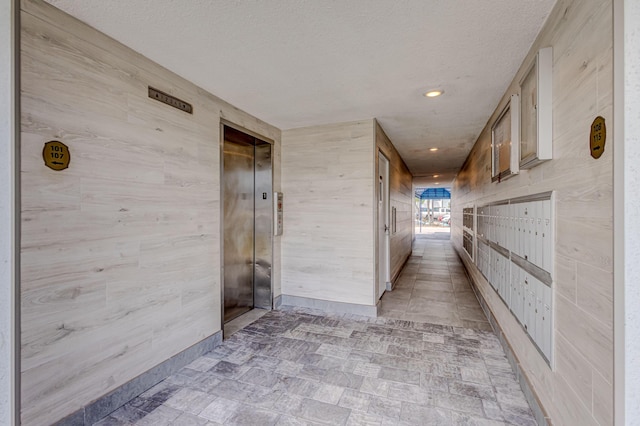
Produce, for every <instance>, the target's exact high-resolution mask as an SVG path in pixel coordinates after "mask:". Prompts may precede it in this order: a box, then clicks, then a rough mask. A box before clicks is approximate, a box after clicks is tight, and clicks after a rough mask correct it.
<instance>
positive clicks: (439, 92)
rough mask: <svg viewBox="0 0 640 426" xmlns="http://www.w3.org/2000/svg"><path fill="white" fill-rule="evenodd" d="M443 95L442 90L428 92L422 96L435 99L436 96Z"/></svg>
mask: <svg viewBox="0 0 640 426" xmlns="http://www.w3.org/2000/svg"><path fill="white" fill-rule="evenodd" d="M443 93H444V90H429V91H428V92H427V93H425V94H424V95H425V96H426V97H427V98H437V97H438V96H440V95H442V94H443Z"/></svg>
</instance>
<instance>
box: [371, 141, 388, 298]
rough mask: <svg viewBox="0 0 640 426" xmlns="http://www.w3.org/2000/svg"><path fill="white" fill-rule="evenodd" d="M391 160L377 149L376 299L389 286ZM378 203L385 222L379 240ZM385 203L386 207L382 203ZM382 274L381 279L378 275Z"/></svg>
mask: <svg viewBox="0 0 640 426" xmlns="http://www.w3.org/2000/svg"><path fill="white" fill-rule="evenodd" d="M381 162H382V163H384V164H385V167H384V169H385V170H380V164H381ZM390 168H391V162H390V161H389V158H387V156H386V155H385V154H384V152H382V150H380V149H378V156H377V160H376V170H377V173H376V189H375V192H376V202H377V205H376V207H377V208H376V231H375V232H376V242H377V244H376V246H377V259H376V262H377V264H378V268H377V272H378V273H377V276H376V280H375V282H376V289H375V300H376V301H378V300H380V298H381V297H382V295H383V294H384V292H385V290H386V289H387V288H388V287H389V281H390V280H391V223H390V220H391V199H390V192H391V191H390V188H389V176H390ZM380 203H382V204H383V214H384V216H385V217H384V218H383V219H384V221H385V222H386V224H385V225H386V231H385V235H384V238H383V240H382V241H380V220H381V218H380ZM385 204H386V208H384V205H385ZM381 257H383V258H384V261H383V262H380V258H381ZM381 275H384V277H383V279H382V280H381V279H380V276H381Z"/></svg>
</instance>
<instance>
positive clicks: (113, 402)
mask: <svg viewBox="0 0 640 426" xmlns="http://www.w3.org/2000/svg"><path fill="white" fill-rule="evenodd" d="M221 343H222V331H218V332H217V333H215V334H213V335H212V336H209V337H207V338H206V339H204V340H202V341H200V342H198V343H196V344H195V345H193V346H191V347H189V348H187V349H185V350H184V351H182V352H180V353H178V354H176V355H174V356H172V357H171V358H169V359H168V360H166V361H164V362H162V363H160V364H158V365H156V366H155V367H153V368H151V369H150V370H147V371H145V372H144V373H142V374H140V375H139V376H138V377H136V378H134V379H132V380H130V381H128V382H127V383H125V384H124V385H122V386H120V387H118V388H116V389H114V390H113V391H111V392H109V393H108V394H106V395H103V396H101V397H100V398H98V399H97V400H95V401H93V402H92V403H90V404H88V405H85V406H84V407H82V408H81V409H79V410H78V411H76V412H74V413H72V414H71V415H69V416H67V417H65V418H64V419H62V420H60V421H58V422H57V423H55V424H54V425H55V426H85V425H86V426H88V425H92V424H94V423H96V422H97V421H99V420H101V419H103V418H104V417H106V416H108V415H109V414H111V413H112V412H114V411H115V410H117V409H118V408H120V407H122V406H123V405H124V404H126V403H127V402H129V401H131V400H132V399H133V398H135V397H136V396H138V395H140V394H141V393H143V392H144V391H146V390H147V389H149V388H152V387H153V386H155V385H156V384H158V383H160V382H161V381H162V380H164V379H166V378H167V377H169V376H170V375H172V374H174V373H176V372H177V371H178V370H180V369H181V368H182V367H184V366H185V365H188V364H190V363H191V362H193V361H195V360H196V359H197V358H199V357H200V356H202V355H204V354H205V353H207V352H209V351H211V350H212V349H214V348H215V347H217V346H218V345H220V344H221Z"/></svg>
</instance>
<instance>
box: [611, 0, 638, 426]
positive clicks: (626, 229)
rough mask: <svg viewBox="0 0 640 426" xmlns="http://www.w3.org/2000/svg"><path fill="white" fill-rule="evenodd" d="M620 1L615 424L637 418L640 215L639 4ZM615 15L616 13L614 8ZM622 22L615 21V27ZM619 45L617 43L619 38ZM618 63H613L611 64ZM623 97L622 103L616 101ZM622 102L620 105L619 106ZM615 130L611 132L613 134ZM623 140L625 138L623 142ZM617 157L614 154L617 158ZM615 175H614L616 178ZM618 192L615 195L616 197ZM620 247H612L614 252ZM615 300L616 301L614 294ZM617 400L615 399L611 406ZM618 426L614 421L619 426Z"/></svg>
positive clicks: (634, 420)
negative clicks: (620, 336)
mask: <svg viewBox="0 0 640 426" xmlns="http://www.w3.org/2000/svg"><path fill="white" fill-rule="evenodd" d="M622 3H624V18H623V19H624V24H623V25H622V27H623V28H622V31H623V36H624V44H623V52H619V51H617V52H616V54H618V53H622V54H623V55H624V58H623V64H624V65H623V69H622V70H620V72H618V70H616V78H620V77H623V79H624V80H623V81H620V82H618V83H619V86H617V87H616V89H617V91H616V115H617V114H618V111H619V110H618V109H617V108H618V107H619V106H622V107H623V108H624V111H620V115H622V116H623V126H624V131H623V135H620V136H618V137H616V141H617V142H622V143H623V148H622V149H621V150H620V151H622V154H621V155H622V156H623V157H622V159H623V161H620V162H616V172H618V171H619V170H618V169H622V180H618V181H617V182H616V189H617V190H618V191H620V190H622V191H623V192H624V195H623V196H621V197H620V198H623V200H620V201H618V200H616V208H618V207H620V206H622V211H621V212H619V211H616V220H619V219H622V220H621V221H620V223H616V225H619V227H618V228H617V229H620V230H621V232H620V237H621V238H620V240H622V241H623V244H624V249H623V251H622V253H623V254H624V255H623V256H622V255H621V256H620V257H617V258H616V261H619V262H620V263H618V264H617V266H618V265H621V267H622V269H623V271H624V272H622V271H621V270H620V269H619V268H616V273H618V272H621V274H620V278H619V279H616V284H622V287H620V286H617V287H616V292H618V291H620V292H621V293H622V300H623V305H616V310H617V309H618V308H619V307H620V308H622V307H624V308H623V309H620V310H621V311H623V317H622V321H619V322H618V321H617V322H616V327H620V329H621V330H620V331H621V332H622V333H623V334H624V338H623V346H617V347H616V350H619V351H621V352H622V353H623V355H621V356H620V357H616V361H618V360H621V363H620V364H621V365H618V366H616V367H617V368H620V369H621V370H622V372H621V375H622V377H620V376H617V378H622V379H623V386H622V387H617V388H616V391H617V392H619V393H618V394H616V398H620V400H621V401H620V405H621V406H623V407H624V412H623V411H622V410H617V411H616V415H617V416H619V418H618V417H616V422H617V423H616V424H623V417H622V416H623V414H624V420H626V423H624V424H633V423H634V422H637V421H638V419H640V404H639V403H638V395H640V363H639V362H638V361H639V360H640V313H639V312H638V307H640V287H639V286H638V283H640V262H639V260H640V240H639V239H638V238H637V236H638V235H640V219H639V218H638V211H640V193H639V192H638V184H639V183H640V168H639V167H638V164H639V162H640V55H638V52H639V51H640V2H638V1H637V0H624V2H623V1H620V2H617V3H616V5H615V7H616V8H618V7H620V6H622ZM616 12H618V10H616ZM618 23H620V24H622V22H621V21H620V20H617V21H616V24H618ZM620 41H622V40H620ZM618 64H619V62H616V66H617V65H618ZM619 89H622V90H624V96H621V94H620V93H619V91H618V90H619ZM619 98H622V101H623V102H619ZM621 103H622V104H623V105H621ZM617 129H618V128H616V130H617ZM622 136H623V137H624V139H623V138H622ZM619 158H620V157H618V156H616V160H618V159H619ZM618 177H620V174H616V178H618ZM618 194H619V193H617V194H616V196H618ZM618 247H619V246H618V245H616V248H618ZM616 255H618V252H616ZM616 299H617V301H618V300H620V298H619V297H618V295H617V294H616ZM617 404H618V401H616V405H617ZM618 422H619V423H618Z"/></svg>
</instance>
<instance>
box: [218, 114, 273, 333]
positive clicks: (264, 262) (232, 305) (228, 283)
mask: <svg viewBox="0 0 640 426" xmlns="http://www.w3.org/2000/svg"><path fill="white" fill-rule="evenodd" d="M271 170H272V169H271V145H270V144H268V143H267V142H264V141H261V140H260V139H257V138H255V137H253V136H250V135H247V134H245V133H243V132H241V131H239V130H236V129H233V128H231V127H228V126H224V150H223V190H224V192H223V201H224V217H223V221H224V222H223V228H224V253H223V264H224V275H223V279H224V286H223V289H224V290H223V293H224V321H225V322H227V321H230V320H232V319H234V318H236V317H238V316H239V315H242V314H243V313H245V312H247V311H249V310H251V309H253V308H254V307H260V308H266V309H270V308H271V256H272V250H271V245H272V242H271V235H272V232H271V222H272V218H271V215H272V208H271V207H272V204H271V203H272V190H271V189H272V185H271V180H272V173H271Z"/></svg>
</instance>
